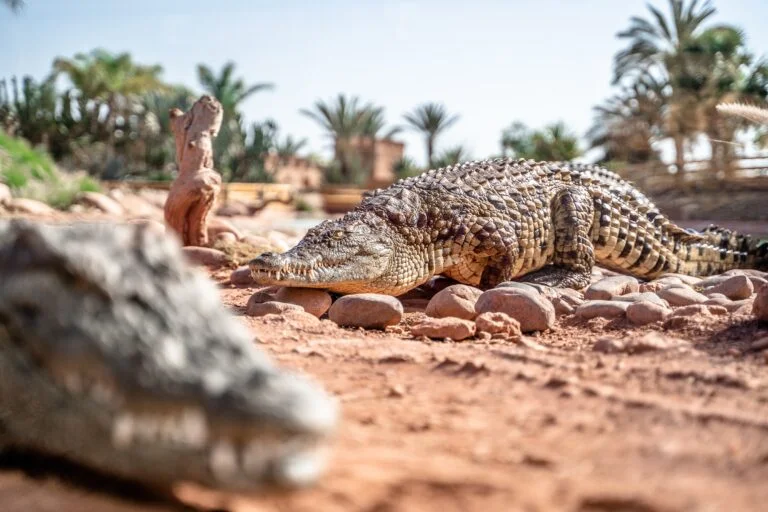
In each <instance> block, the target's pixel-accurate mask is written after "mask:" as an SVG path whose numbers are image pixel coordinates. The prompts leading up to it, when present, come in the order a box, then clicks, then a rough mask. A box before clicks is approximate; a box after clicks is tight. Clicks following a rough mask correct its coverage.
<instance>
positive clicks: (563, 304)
mask: <svg viewBox="0 0 768 512" xmlns="http://www.w3.org/2000/svg"><path fill="white" fill-rule="evenodd" d="M550 302H551V303H552V306H554V308H555V315H557V316H563V315H571V314H573V312H574V311H576V308H577V307H578V306H579V305H581V304H577V305H574V304H571V303H570V302H568V300H566V299H565V298H563V297H555V298H553V299H550Z"/></svg>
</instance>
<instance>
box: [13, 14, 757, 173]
mask: <svg viewBox="0 0 768 512" xmlns="http://www.w3.org/2000/svg"><path fill="white" fill-rule="evenodd" d="M652 3H654V4H655V5H660V6H664V7H666V4H667V1H666V0H652ZM26 4H27V5H26V7H25V9H24V10H23V11H22V12H21V13H20V14H19V15H12V14H11V13H10V12H9V11H8V10H7V9H0V77H10V76H14V75H17V76H22V75H32V76H33V77H35V78H38V79H39V78H43V77H44V76H46V75H47V74H48V73H49V72H50V68H51V63H52V61H53V59H54V58H56V57H58V56H64V57H71V56H73V55H74V54H76V53H78V52H88V51H90V50H92V49H93V48H96V47H101V48H105V49H107V50H109V51H112V52H123V51H128V52H130V53H131V54H132V55H133V56H134V59H135V60H136V61H137V62H139V63H142V64H160V65H162V66H163V68H164V74H163V78H164V79H165V80H166V81H168V82H171V83H179V84H184V85H187V86H189V87H191V88H192V89H193V90H195V91H198V92H200V88H199V84H198V81H197V74H196V67H197V64H198V63H205V64H207V65H209V66H211V67H212V68H214V69H216V70H218V69H220V68H221V66H223V65H224V63H225V62H227V61H229V60H232V61H234V62H235V63H236V65H237V74H238V75H239V76H242V77H243V78H244V79H245V81H246V82H247V83H257V82H271V83H274V84H275V89H274V90H273V91H269V92H261V93H258V94H256V95H254V96H252V97H251V98H249V99H248V101H247V102H246V103H245V104H244V106H243V111H244V114H245V117H246V119H247V120H248V121H260V120H264V119H266V118H271V119H274V120H275V121H277V123H278V124H279V126H280V129H281V134H282V135H287V134H291V135H293V136H294V137H299V138H303V137H306V138H307V139H308V140H309V146H308V149H309V150H310V151H312V152H318V153H322V154H325V155H327V154H328V150H329V147H330V140H329V139H328V137H327V136H326V134H325V133H324V132H323V130H322V129H321V128H320V127H319V126H318V125H317V124H316V123H315V122H314V121H313V120H311V119H309V118H307V117H305V116H303V115H301V114H300V113H299V110H300V109H302V108H309V107H311V106H312V105H313V104H314V102H315V101H316V100H318V99H323V100H329V99H331V98H333V97H335V96H336V95H337V94H338V93H346V94H351V95H358V96H360V98H361V99H362V100H364V101H371V102H373V103H375V104H377V105H381V106H383V107H384V108H385V111H386V115H387V120H388V121H389V122H390V124H402V122H403V121H402V114H403V113H405V112H407V111H410V110H412V109H413V108H414V107H415V106H417V105H419V104H421V103H424V102H427V101H437V102H442V103H444V104H445V106H446V108H447V109H448V110H449V111H450V112H452V113H456V114H459V116H460V119H459V121H458V122H457V123H456V124H455V125H454V126H453V127H451V128H450V129H449V130H448V131H446V132H445V134H444V135H443V136H441V138H440V139H439V141H438V149H440V148H447V147H450V146H455V145H458V144H461V145H463V146H464V147H466V148H467V149H468V150H469V153H470V155H471V156H472V157H475V158H483V157H487V156H491V155H495V154H498V153H499V139H500V134H501V131H502V130H503V129H504V128H505V127H508V126H509V125H510V124H511V123H512V122H514V121H522V122H524V123H526V124H527V125H529V126H531V127H542V126H544V125H546V124H548V123H551V122H555V121H564V122H565V123H566V124H567V125H568V126H570V127H571V128H572V129H573V131H575V132H576V133H577V134H579V135H582V136H583V134H584V133H585V132H586V131H587V130H588V129H589V127H590V126H591V123H592V116H593V111H592V107H593V106H595V105H597V104H599V103H600V102H601V101H602V100H603V99H605V98H607V97H609V96H610V95H611V93H612V88H611V68H612V58H613V55H614V54H615V53H616V52H617V51H618V50H620V49H621V48H622V47H623V46H624V43H623V42H622V41H620V40H618V39H617V38H616V33H617V32H619V31H620V30H622V29H623V28H625V27H626V26H627V25H628V23H629V18H630V17H631V16H633V15H642V16H645V14H646V13H647V8H646V5H645V4H646V2H645V1H644V0H559V1H558V0H474V1H466V0H464V1H458V0H441V1H432V0H356V1H354V0H315V1H312V0H304V1H299V0H279V1H271V2H269V1H261V0H218V1H211V0H133V1H130V2H126V1H120V2H118V1H114V0H26ZM714 5H715V7H717V9H718V14H717V15H716V16H715V17H714V18H713V22H714V23H730V24H735V25H737V26H739V27H741V28H742V29H744V30H745V32H746V34H747V37H748V44H749V46H750V48H751V49H752V50H753V51H754V52H755V53H757V54H758V55H764V56H766V57H768V30H766V20H768V1H766V0H715V2H714ZM398 138H399V139H400V140H403V141H404V142H405V143H406V154H408V155H409V156H411V157H413V158H414V159H416V161H417V162H418V163H420V164H423V163H424V161H425V160H426V155H425V149H424V142H423V140H422V138H421V137H420V136H419V135H418V134H417V133H416V132H405V133H404V134H402V135H400V136H399V137H398ZM583 145H585V144H583Z"/></svg>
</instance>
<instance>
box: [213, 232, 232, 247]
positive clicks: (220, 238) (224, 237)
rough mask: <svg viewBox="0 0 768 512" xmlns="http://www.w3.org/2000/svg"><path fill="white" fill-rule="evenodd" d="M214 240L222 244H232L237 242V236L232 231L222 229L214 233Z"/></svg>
mask: <svg viewBox="0 0 768 512" xmlns="http://www.w3.org/2000/svg"><path fill="white" fill-rule="evenodd" d="M214 241H216V242H218V243H224V244H233V243H235V242H237V237H236V236H235V235H234V234H233V233H229V232H227V231H223V232H221V233H219V234H218V235H216V237H215V238H214Z"/></svg>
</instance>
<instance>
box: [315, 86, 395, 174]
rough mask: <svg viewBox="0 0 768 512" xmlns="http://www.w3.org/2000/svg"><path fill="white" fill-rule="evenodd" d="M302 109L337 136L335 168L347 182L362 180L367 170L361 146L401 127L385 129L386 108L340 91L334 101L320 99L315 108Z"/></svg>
mask: <svg viewBox="0 0 768 512" xmlns="http://www.w3.org/2000/svg"><path fill="white" fill-rule="evenodd" d="M300 112H301V114H303V115H305V116H307V117H309V118H310V119H313V120H314V121H316V122H317V123H318V124H319V125H320V126H322V127H323V129H324V130H325V131H326V132H327V133H328V135H329V136H330V137H331V138H332V139H333V147H334V160H335V164H336V167H334V171H337V172H338V174H339V179H340V180H342V181H344V182H347V183H351V182H356V181H362V178H363V175H364V174H365V173H366V172H367V169H365V167H366V165H365V163H364V160H365V159H364V158H363V155H361V152H360V148H359V147H358V146H359V145H360V144H363V145H371V144H366V142H367V143H372V142H373V141H374V140H375V139H377V138H385V139H387V138H390V137H392V136H393V135H394V134H396V133H397V132H398V131H399V128H398V127H394V128H392V129H390V130H388V131H384V128H385V126H386V122H385V120H384V109H383V108H381V107H376V106H374V105H373V104H371V103H365V104H363V103H362V102H361V101H360V98H358V97H357V96H351V97H347V96H346V95H344V94H339V95H338V96H337V97H336V98H335V99H334V100H332V101H330V102H325V101H323V100H317V101H316V102H315V104H314V105H313V108H312V109H301V110H300Z"/></svg>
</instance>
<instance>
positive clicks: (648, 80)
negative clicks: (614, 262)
mask: <svg viewBox="0 0 768 512" xmlns="http://www.w3.org/2000/svg"><path fill="white" fill-rule="evenodd" d="M668 89H669V88H668V87H667V84H666V82H665V81H660V80H657V79H655V78H654V77H652V76H650V75H645V76H643V77H639V78H638V79H637V80H636V81H635V82H634V83H633V84H631V85H629V86H624V87H623V88H622V89H621V91H620V92H619V93H618V94H616V95H614V96H613V97H611V98H609V99H608V100H606V101H605V102H604V103H603V104H602V105H600V106H597V107H595V109H594V110H595V119H594V123H593V125H592V128H590V130H589V132H588V133H587V139H588V140H589V141H590V147H591V148H596V147H601V148H602V149H603V151H604V159H605V160H621V161H626V162H630V163H637V162H647V161H649V160H655V159H657V158H658V152H657V151H656V150H654V148H653V143H654V142H656V141H657V140H659V139H660V138H661V136H662V134H663V130H662V128H663V112H664V110H665V109H666V104H667V99H668V95H669V90H668Z"/></svg>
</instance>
